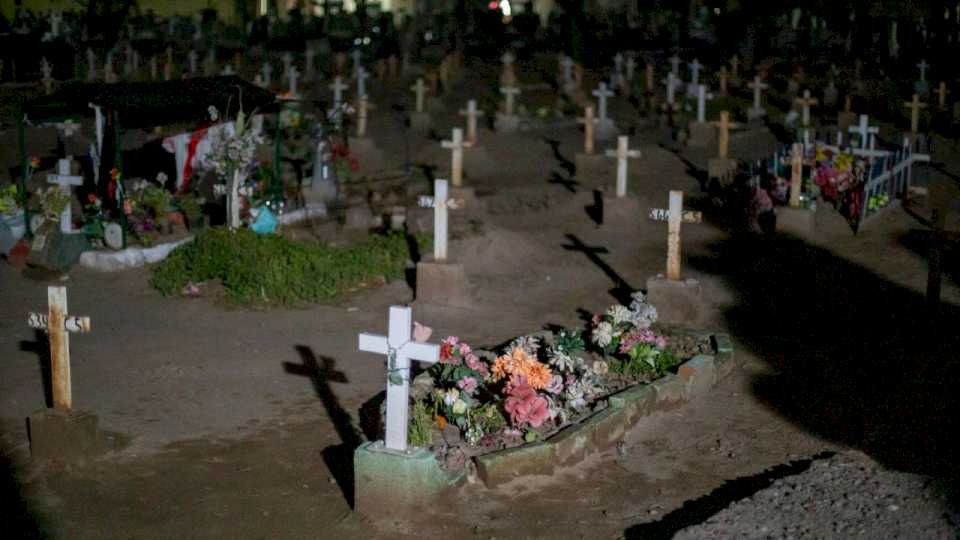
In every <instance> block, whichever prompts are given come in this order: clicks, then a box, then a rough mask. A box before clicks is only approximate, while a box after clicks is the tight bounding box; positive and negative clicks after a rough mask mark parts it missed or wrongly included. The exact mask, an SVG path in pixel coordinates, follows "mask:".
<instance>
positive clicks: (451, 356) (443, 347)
mask: <svg viewBox="0 0 960 540" xmlns="http://www.w3.org/2000/svg"><path fill="white" fill-rule="evenodd" d="M459 342H460V338H458V337H456V336H449V337H447V338H446V339H444V340H443V341H441V342H440V363H441V364H453V365H460V356H458V355H457V344H458V343H459Z"/></svg>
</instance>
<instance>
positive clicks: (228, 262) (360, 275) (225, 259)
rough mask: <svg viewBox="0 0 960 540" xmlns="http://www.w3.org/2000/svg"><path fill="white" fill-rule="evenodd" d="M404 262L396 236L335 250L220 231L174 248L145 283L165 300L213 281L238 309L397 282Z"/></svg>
mask: <svg viewBox="0 0 960 540" xmlns="http://www.w3.org/2000/svg"><path fill="white" fill-rule="evenodd" d="M409 258H410V249H409V245H408V243H407V238H406V237H405V236H404V235H403V234H399V233H391V234H387V235H383V236H375V237H372V238H370V239H369V240H367V241H365V242H363V243H362V244H358V245H355V246H351V247H345V248H338V247H331V246H328V245H326V244H322V243H316V244H314V243H299V242H292V241H290V240H288V239H286V238H284V237H282V236H276V235H258V234H256V233H254V232H252V231H250V230H249V229H239V230H236V231H230V230H228V229H226V228H222V227H221V228H216V229H210V230H206V231H204V232H202V233H200V234H199V235H197V237H196V238H195V239H194V241H193V242H189V243H187V244H184V245H183V246H180V247H178V248H177V249H175V250H174V251H173V252H172V253H171V254H170V256H168V257H167V258H166V259H164V260H163V261H162V262H161V263H160V264H158V265H157V266H156V267H155V268H154V270H153V276H152V278H151V284H152V285H153V286H154V287H155V288H156V289H157V290H159V291H160V292H161V293H162V294H164V295H171V294H176V293H178V292H179V291H180V290H181V289H182V288H183V287H184V286H185V285H187V283H189V282H194V283H199V282H202V281H208V280H218V281H220V282H221V283H222V284H223V286H224V288H225V289H226V290H227V291H228V294H229V295H230V298H231V299H232V300H233V301H235V302H237V303H241V304H294V303H297V302H317V301H324V300H330V299H332V298H334V297H336V296H337V295H338V294H340V293H342V292H344V291H345V290H347V289H349V288H350V287H353V286H355V285H356V284H358V283H360V282H363V281H366V280H369V279H372V278H375V277H377V276H383V277H384V278H386V279H388V280H390V279H395V278H398V277H402V276H403V271H404V267H405V266H406V263H407V260H408V259H409Z"/></svg>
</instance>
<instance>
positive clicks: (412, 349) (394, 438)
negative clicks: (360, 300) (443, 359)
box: [359, 306, 440, 452]
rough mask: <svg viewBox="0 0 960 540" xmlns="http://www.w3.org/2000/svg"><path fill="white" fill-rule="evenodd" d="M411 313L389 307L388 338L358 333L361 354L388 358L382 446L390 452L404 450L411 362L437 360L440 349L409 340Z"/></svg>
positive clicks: (409, 309) (407, 421)
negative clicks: (385, 422) (385, 411)
mask: <svg viewBox="0 0 960 540" xmlns="http://www.w3.org/2000/svg"><path fill="white" fill-rule="evenodd" d="M412 324H413V310H412V309H411V308H409V307H404V306H390V326H389V327H388V331H387V335H386V336H381V335H376V334H368V333H366V332H365V333H362V334H360V336H359V337H360V340H359V348H360V350H361V351H365V352H372V353H377V354H383V355H386V357H387V402H386V407H387V425H386V436H385V441H384V443H385V446H386V447H387V448H388V449H390V450H396V451H400V452H404V451H406V450H407V426H408V423H409V421H410V401H409V400H410V361H411V360H417V361H420V362H426V363H428V364H435V363H437V362H439V361H440V346H439V345H434V344H432V343H418V342H416V341H413V340H411V335H410V328H411V326H412Z"/></svg>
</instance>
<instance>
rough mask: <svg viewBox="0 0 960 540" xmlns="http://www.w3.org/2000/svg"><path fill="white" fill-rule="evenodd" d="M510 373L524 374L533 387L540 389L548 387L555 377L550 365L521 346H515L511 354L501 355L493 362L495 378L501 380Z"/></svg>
mask: <svg viewBox="0 0 960 540" xmlns="http://www.w3.org/2000/svg"><path fill="white" fill-rule="evenodd" d="M508 375H520V376H523V377H524V378H525V379H526V380H527V384H529V385H530V387H531V388H535V389H538V390H539V389H541V388H544V387H546V386H547V384H549V383H550V379H551V378H552V377H553V373H551V372H550V368H549V367H547V366H546V365H545V364H543V363H542V362H540V361H538V360H537V359H536V358H533V357H532V356H530V355H529V354H527V352H526V351H524V350H523V349H521V348H520V347H514V348H513V350H512V351H510V354H509V355H507V354H505V355H503V356H499V357H497V359H496V360H495V361H494V362H493V380H495V381H499V380H500V379H503V378H504V377H506V376H508Z"/></svg>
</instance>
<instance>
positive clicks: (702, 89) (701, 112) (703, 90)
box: [697, 84, 713, 124]
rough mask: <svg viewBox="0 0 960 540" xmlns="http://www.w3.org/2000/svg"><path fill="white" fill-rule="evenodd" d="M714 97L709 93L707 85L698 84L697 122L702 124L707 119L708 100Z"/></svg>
mask: <svg viewBox="0 0 960 540" xmlns="http://www.w3.org/2000/svg"><path fill="white" fill-rule="evenodd" d="M708 99H713V94H708V93H707V85H705V84H698V85H697V123H698V124H702V123H704V122H706V121H707V100H708Z"/></svg>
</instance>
